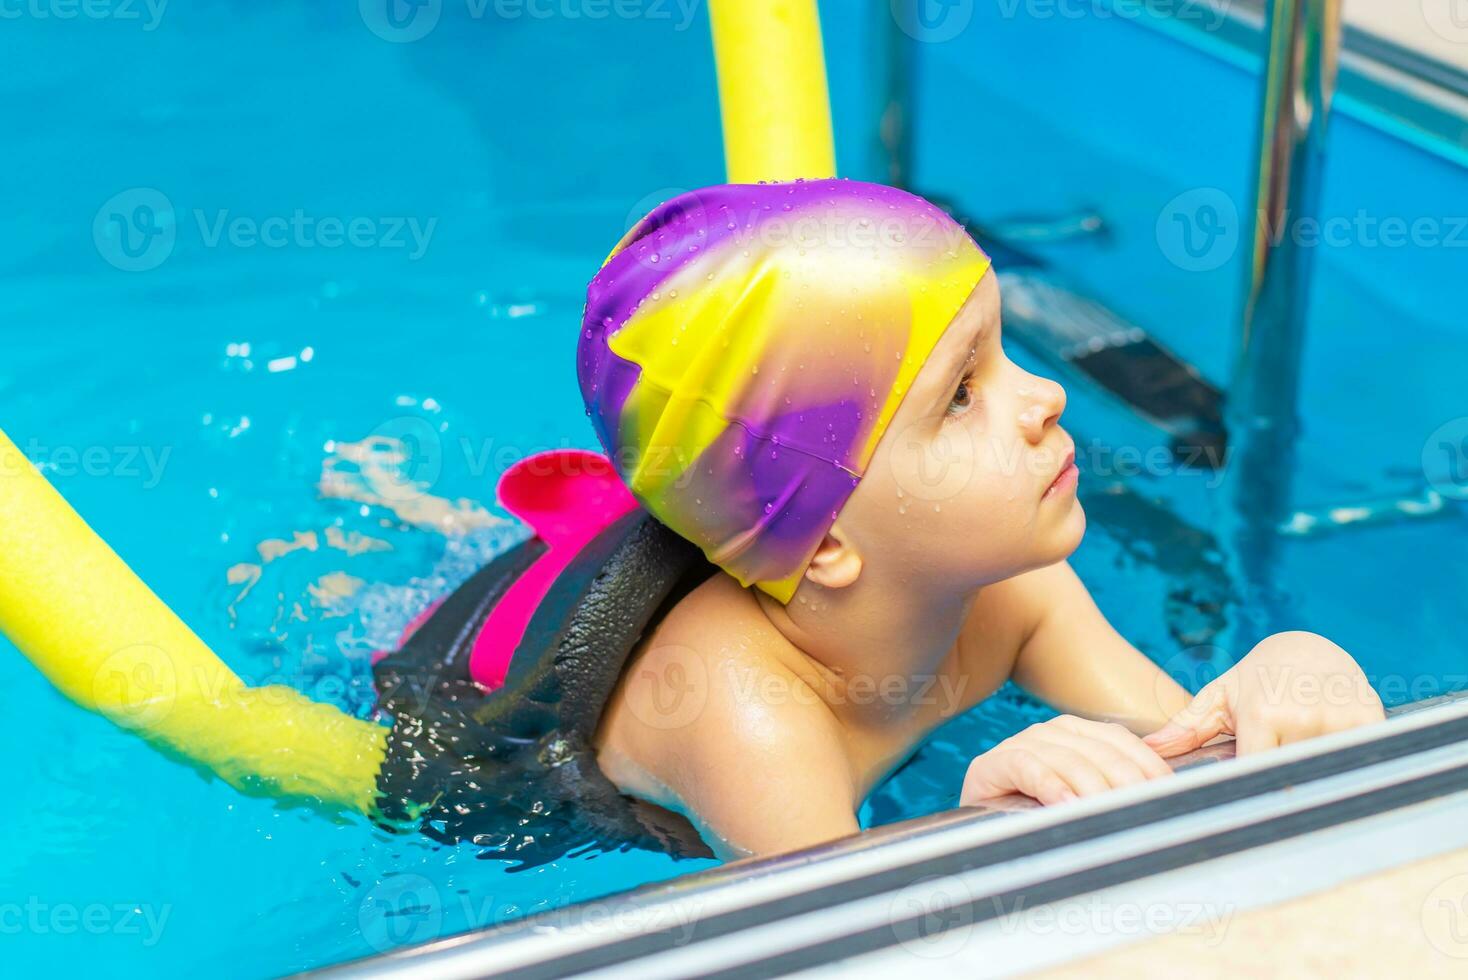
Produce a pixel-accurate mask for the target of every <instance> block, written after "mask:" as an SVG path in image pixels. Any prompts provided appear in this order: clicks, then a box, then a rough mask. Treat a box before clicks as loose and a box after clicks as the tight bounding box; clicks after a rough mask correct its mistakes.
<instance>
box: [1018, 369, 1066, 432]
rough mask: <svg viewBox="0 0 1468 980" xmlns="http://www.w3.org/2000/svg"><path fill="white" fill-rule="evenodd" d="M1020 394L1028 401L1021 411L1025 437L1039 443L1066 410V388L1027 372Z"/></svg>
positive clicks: (1021, 383)
mask: <svg viewBox="0 0 1468 980" xmlns="http://www.w3.org/2000/svg"><path fill="white" fill-rule="evenodd" d="M1020 395H1021V397H1023V398H1024V399H1026V401H1027V403H1028V404H1027V405H1026V407H1025V408H1024V410H1023V411H1022V412H1021V413H1020V424H1021V426H1022V427H1023V428H1024V434H1025V438H1026V439H1028V440H1029V441H1030V442H1033V443H1036V444H1039V443H1040V442H1042V441H1043V440H1044V438H1045V433H1046V432H1047V431H1049V429H1050V427H1051V426H1053V425H1055V424H1056V423H1057V422H1058V421H1059V420H1060V416H1061V413H1063V412H1064V411H1065V389H1064V388H1062V387H1060V385H1059V384H1057V383H1056V382H1054V381H1051V380H1050V379H1049V378H1042V377H1040V376H1039V375H1034V374H1026V375H1025V376H1024V379H1023V380H1022V381H1021V382H1020Z"/></svg>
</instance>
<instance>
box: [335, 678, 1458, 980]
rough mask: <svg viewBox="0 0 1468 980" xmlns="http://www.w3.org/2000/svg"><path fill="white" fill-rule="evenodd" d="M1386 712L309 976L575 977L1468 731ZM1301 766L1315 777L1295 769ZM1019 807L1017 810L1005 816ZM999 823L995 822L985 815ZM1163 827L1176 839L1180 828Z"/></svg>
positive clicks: (1362, 764)
mask: <svg viewBox="0 0 1468 980" xmlns="http://www.w3.org/2000/svg"><path fill="white" fill-rule="evenodd" d="M1389 715H1391V716H1392V717H1391V719H1390V721H1389V722H1388V723H1386V724H1384V725H1377V726H1368V727H1365V728H1357V729H1351V730H1349V731H1345V732H1338V733H1335V734H1333V735H1326V736H1321V737H1319V738H1317V739H1312V740H1310V741H1308V742H1303V743H1296V744H1294V745H1289V746H1285V747H1283V748H1280V749H1276V750H1274V751H1271V752H1268V753H1263V754H1260V755H1256V756H1253V757H1251V758H1248V759H1244V760H1239V761H1238V762H1237V764H1235V765H1229V766H1214V765H1206V763H1210V762H1216V761H1220V760H1223V759H1228V758H1230V757H1231V756H1232V752H1233V743H1232V741H1228V742H1221V743H1218V744H1216V745H1211V746H1207V747H1205V748H1204V749H1201V750H1199V751H1198V752H1196V753H1191V754H1189V755H1188V756H1184V757H1180V758H1179V759H1177V760H1173V761H1174V764H1176V765H1178V766H1179V768H1180V769H1186V770H1188V771H1187V772H1186V774H1185V775H1180V777H1179V778H1177V779H1174V780H1154V781H1151V782H1148V783H1145V784H1142V785H1139V786H1131V787H1127V788H1125V789H1121V790H1114V791H1112V792H1110V793H1106V794H1103V795H1101V796H1098V797H1092V798H1086V799H1082V800H1079V801H1076V802H1074V803H1071V804H1068V805H1066V806H1060V807H1044V808H1035V807H1034V805H1033V804H1026V803H1024V802H1021V801H1020V800H1018V799H1009V800H1003V801H996V802H995V803H993V804H991V805H989V806H985V807H970V808H964V809H956V810H947V811H943V812H940V813H935V814H931V815H928V816H924V817H918V818H915V819H912V820H907V821H903V822H902V823H898V824H891V825H888V826H883V827H878V828H874V829H872V830H868V831H865V832H863V833H860V834H856V835H853V836H850V837H844V838H841V839H840V840H836V841H832V842H830V843H828V844H823V845H819V846H817V847H812V848H808V849H806V850H802V851H797V852H792V853H789V854H783V855H777V856H774V857H761V858H746V859H744V860H741V861H734V862H730V863H728V864H725V865H722V866H720V867H717V868H710V869H708V870H706V871H699V872H694V873H693V874H690V875H686V876H684V877H682V878H679V879H675V880H673V881H670V882H661V883H655V884H651V885H646V886H643V887H641V888H636V889H633V890H631V891H628V892H624V893H621V894H619V895H613V896H610V897H608V898H605V899H598V900H595V901H590V902H583V903H577V904H575V905H572V906H568V907H566V908H563V909H559V910H554V911H551V912H545V913H540V914H537V915H534V916H529V917H526V918H523V919H519V920H516V921H513V922H509V923H505V924H503V925H500V926H495V927H491V928H488V929H485V930H482V931H478V932H473V933H466V934H463V935H459V936H454V937H449V938H445V939H439V940H435V941H432V942H429V943H426V944H423V945H421V946H414V947H408V948H404V949H402V950H398V951H396V952H392V953H388V954H385V955H382V956H377V957H373V958H371V959H367V960H360V961H357V962H355V963H347V964H342V965H340V966H337V967H331V968H328V969H326V970H324V971H321V972H322V975H323V976H326V977H335V978H345V977H358V978H369V977H370V978H394V980H399V978H418V977H422V978H425V980H428V978H432V980H445V978H450V977H468V976H484V975H489V974H498V973H502V972H503V973H511V974H516V975H544V976H560V975H566V974H567V973H570V972H573V971H575V970H579V969H581V967H575V966H573V965H572V964H573V963H574V962H575V961H576V959H577V958H578V957H581V958H596V957H597V956H599V955H600V954H599V953H598V950H599V948H600V947H601V946H603V945H604V944H607V943H612V942H615V943H617V944H621V945H623V946H625V947H627V948H624V949H623V950H622V952H621V953H619V954H618V955H623V956H638V955H652V954H654V953H656V952H657V951H659V950H665V949H667V948H675V947H678V946H680V945H682V944H683V943H684V942H685V941H686V940H687V939H688V938H689V937H688V936H685V937H684V938H682V939H680V938H678V937H677V936H673V937H671V938H670V937H669V932H670V931H671V930H672V929H673V928H674V927H675V926H677V927H679V928H682V927H687V928H688V929H692V928H693V925H694V923H696V922H701V921H702V922H704V924H705V925H707V924H708V921H705V920H713V919H716V918H723V919H727V918H728V917H730V916H733V917H735V918H741V917H742V918H747V919H749V920H750V923H751V924H753V923H754V922H755V921H756V920H758V921H765V920H771V919H772V917H773V919H776V920H777V919H779V918H780V917H782V916H785V915H793V914H796V913H797V911H798V910H797V909H796V907H795V906H796V905H798V904H799V902H800V901H801V896H805V897H806V898H810V897H812V896H818V895H820V894H825V893H828V892H832V891H833V890H835V891H842V892H843V893H845V894H846V896H847V897H850V896H852V895H855V894H857V893H859V892H862V893H864V892H870V891H873V888H872V887H868V886H871V885H873V884H874V883H875V884H879V885H880V887H879V888H877V889H876V891H877V892H881V891H883V890H884V889H887V888H888V887H889V886H890V885H891V884H892V882H890V881H886V880H885V879H890V878H894V876H895V877H896V878H901V877H902V876H903V874H904V873H907V872H911V873H912V874H918V878H917V879H916V880H919V881H921V880H927V879H925V878H924V877H923V874H926V875H928V876H929V877H931V875H932V874H934V873H936V874H940V875H942V874H953V873H957V872H959V871H961V870H964V869H965V868H967V867H968V865H969V864H970V863H971V861H970V860H969V859H967V858H964V857H962V855H964V854H971V853H972V852H973V850H974V849H975V848H988V849H991V850H992V849H993V848H996V847H1001V848H1002V847H1007V846H1008V844H1007V843H1006V842H1009V841H1017V840H1019V839H1021V838H1025V837H1029V838H1036V837H1037V835H1038V837H1039V838H1043V839H1037V840H1035V841H1031V842H1030V843H1029V844H1028V845H1026V846H1025V847H1023V848H1022V849H1020V850H1017V851H1016V853H1015V854H1014V855H1013V856H1012V859H1011V861H1014V860H1017V861H1018V865H1023V863H1024V861H1025V860H1029V859H1030V858H1033V857H1034V856H1035V855H1038V854H1041V853H1045V852H1046V851H1048V850H1054V849H1057V848H1061V847H1070V848H1074V847H1076V846H1083V845H1084V840H1085V839H1086V838H1085V836H1084V835H1079V834H1078V832H1077V831H1074V830H1072V829H1070V828H1078V827H1079V826H1080V825H1081V823H1082V822H1085V821H1092V822H1095V821H1097V820H1102V821H1104V822H1106V823H1107V824H1108V825H1109V826H1112V830H1111V831H1106V832H1107V833H1111V832H1113V831H1114V830H1115V829H1117V828H1129V827H1132V826H1133V825H1134V823H1135V820H1134V819H1133V817H1131V816H1129V814H1132V813H1140V812H1141V811H1140V810H1136V809H1135V808H1138V807H1149V806H1150V807H1153V808H1154V809H1156V808H1157V807H1158V806H1159V804H1160V805H1161V807H1162V809H1163V810H1164V811H1166V812H1165V813H1164V814H1162V816H1163V817H1165V818H1166V819H1167V820H1170V821H1177V820H1182V821H1187V820H1191V819H1194V817H1192V816H1189V814H1190V813H1192V812H1193V810H1197V811H1198V813H1197V814H1196V817H1197V819H1200V820H1202V819H1205V818H1206V814H1207V813H1209V812H1212V811H1214V810H1217V809H1218V808H1219V807H1221V806H1224V805H1226V804H1229V803H1238V802H1242V801H1245V800H1247V799H1248V798H1249V796H1250V792H1265V791H1269V792H1273V791H1274V790H1277V789H1278V787H1277V786H1275V787H1274V789H1270V787H1269V786H1266V785H1264V784H1265V783H1266V782H1268V781H1270V780H1272V781H1273V783H1279V782H1280V780H1281V779H1283V781H1284V782H1283V785H1287V786H1289V787H1292V788H1293V789H1292V790H1291V792H1297V793H1298V792H1301V791H1303V790H1304V788H1305V786H1306V784H1308V783H1310V782H1311V781H1312V780H1318V781H1325V780H1328V779H1335V780H1337V781H1339V780H1341V779H1346V780H1347V781H1348V782H1349V781H1350V779H1351V773H1352V772H1353V771H1355V770H1360V771H1362V772H1365V771H1366V770H1368V769H1373V770H1380V769H1381V767H1382V766H1387V767H1391V766H1393V765H1400V766H1401V767H1403V768H1404V771H1405V768H1410V766H1411V760H1412V758H1414V757H1415V756H1416V755H1424V756H1425V755H1427V754H1430V753H1432V752H1434V751H1436V752H1438V753H1439V754H1440V753H1441V751H1443V749H1442V746H1443V745H1444V744H1447V745H1449V746H1452V745H1453V741H1454V740H1456V739H1457V738H1461V737H1462V730H1463V729H1464V726H1465V723H1468V692H1459V693H1455V694H1448V695H1443V696H1441V697H1436V698H1432V699H1428V700H1424V701H1420V702H1416V703H1413V704H1409V705H1403V706H1399V707H1397V708H1395V709H1393V710H1391V711H1390V712H1389ZM1437 732H1449V733H1450V734H1452V736H1453V739H1452V740H1450V741H1448V742H1447V743H1444V742H1443V739H1442V738H1441V737H1438V738H1436V739H1435V740H1434V738H1433V736H1434V734H1435V733H1437ZM1403 737H1405V738H1407V739H1408V740H1411V739H1414V738H1415V739H1417V740H1418V741H1420V742H1423V743H1426V744H1423V745H1419V746H1417V747H1416V748H1410V747H1409V748H1405V749H1399V750H1395V751H1386V750H1385V749H1384V746H1386V745H1388V744H1389V743H1390V742H1391V741H1393V740H1394V739H1395V740H1396V741H1401V740H1402V738H1403ZM1414 754H1415V755H1414ZM1450 754H1452V755H1454V757H1455V758H1460V759H1461V751H1460V750H1458V749H1457V748H1456V747H1452V748H1451V750H1450ZM1393 760H1396V761H1393ZM1312 766H1313V767H1315V768H1316V770H1317V771H1314V772H1313V773H1312V772H1308V771H1305V770H1309V769H1310V768H1311V767H1312ZM1297 771H1298V774H1297ZM1274 773H1278V777H1279V778H1275V777H1274V775H1273V774H1274ZM1286 777H1287V778H1286ZM1253 784H1258V789H1257V790H1250V788H1249V787H1250V786H1251V785H1253ZM1271 785H1272V784H1271ZM1200 792H1201V793H1206V794H1208V795H1209V796H1210V797H1211V802H1208V803H1207V804H1206V805H1205V806H1203V807H1202V808H1201V809H1200V808H1199V807H1193V808H1191V809H1190V808H1188V807H1184V806H1182V805H1181V803H1180V802H1179V803H1178V804H1174V803H1167V802H1165V801H1167V800H1169V799H1176V800H1178V801H1181V800H1182V799H1183V798H1184V797H1183V796H1182V795H1179V794H1188V793H1191V794H1198V793H1200ZM1023 810H1029V812H1016V811H1023ZM1108 815H1109V816H1108ZM1000 816H1007V819H1003V820H999V819H996V818H998V817H1000ZM1155 816H1157V815H1156V814H1154V817H1155ZM1176 832H1177V833H1184V831H1183V829H1182V828H1179V829H1178V830H1177V831H1176ZM1184 835H1186V834H1185V833H1184ZM1047 841H1049V843H1046V842H1047ZM1037 848H1038V849H1037ZM1025 855H1029V856H1030V857H1029V858H1026V856H1025ZM990 866H992V867H994V868H996V869H998V868H1000V867H1001V866H1002V862H1001V863H998V864H996V863H994V862H992V861H991V862H990ZM933 867H936V868H939V869H946V870H939V871H937V872H933V871H931V870H929V871H926V872H922V869H923V868H933ZM919 872H922V873H921V874H919ZM878 879H883V880H882V881H880V882H879V881H878ZM899 887H902V886H900V885H899ZM843 900H844V899H843ZM792 903H794V904H792ZM806 904H810V903H809V902H806ZM818 904H819V903H818ZM766 913H769V914H766ZM745 927H746V926H745V925H741V924H739V923H734V924H733V925H731V926H730V927H729V928H730V929H733V930H734V931H735V932H737V930H738V929H741V928H745ZM700 928H701V927H700ZM724 931H725V932H727V931H728V929H725V930H724ZM718 934H723V933H722V932H720V933H718ZM690 935H691V934H690ZM710 965H712V964H710Z"/></svg>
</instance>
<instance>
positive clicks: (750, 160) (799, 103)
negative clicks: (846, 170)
mask: <svg viewBox="0 0 1468 980" xmlns="http://www.w3.org/2000/svg"><path fill="white" fill-rule="evenodd" d="M709 22H710V25H711V27H712V29H713V39H714V59H715V61H716V62H717V64H718V73H719V104H720V106H721V107H722V110H723V121H724V159H725V164H726V167H727V169H728V179H729V182H730V183H734V184H752V183H755V182H756V181H761V180H794V179H795V178H797V177H807V178H818V177H834V176H836V144H835V140H834V139H833V137H832V134H831V100H830V96H829V93H828V92H827V88H826V59H825V54H824V52H823V50H822V47H821V19H820V15H819V13H818V12H817V10H816V0H710V2H709Z"/></svg>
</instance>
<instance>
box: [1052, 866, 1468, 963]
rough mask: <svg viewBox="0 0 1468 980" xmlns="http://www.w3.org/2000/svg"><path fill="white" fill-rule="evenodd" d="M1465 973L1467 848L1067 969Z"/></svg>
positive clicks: (1467, 947)
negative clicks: (1218, 933) (1217, 932)
mask: <svg viewBox="0 0 1468 980" xmlns="http://www.w3.org/2000/svg"><path fill="white" fill-rule="evenodd" d="M1465 973H1468V849H1463V850H1457V851H1452V852H1450V853H1448V854H1443V855H1439V856H1436V857H1432V858H1427V859H1425V860H1421V861H1415V862H1413V863H1410V864H1406V865H1402V866H1401V867H1396V868H1391V869H1389V870H1386V871H1381V872H1378V873H1376V874H1371V875H1366V876H1365V877H1362V878H1358V879H1356V880H1354V881H1351V882H1348V883H1346V884H1343V885H1338V886H1336V887H1334V888H1331V889H1328V890H1327V891H1324V892H1319V893H1317V894H1314V895H1307V896H1303V897H1300V898H1296V899H1293V900H1291V901H1286V902H1281V903H1279V904H1275V905H1269V906H1264V907H1260V908H1253V909H1249V910H1248V911H1245V912H1241V913H1239V914H1238V915H1236V916H1234V917H1233V918H1232V920H1231V921H1230V922H1229V923H1228V926H1227V928H1226V929H1225V930H1224V931H1223V933H1222V937H1221V938H1218V937H1213V936H1210V935H1208V934H1207V933H1204V932H1199V931H1192V932H1175V933H1170V934H1168V935H1165V936H1159V937H1157V938H1153V939H1147V940H1144V941H1142V942H1138V943H1135V944H1132V945H1129V946H1124V947H1121V948H1119V949H1113V950H1109V951H1107V952H1105V953H1102V954H1101V955H1099V956H1091V957H1087V958H1085V959H1081V960H1077V961H1075V962H1073V963H1069V964H1067V965H1065V966H1063V967H1059V968H1056V969H1050V970H1044V971H1041V972H1039V973H1035V974H1032V976H1034V977H1041V978H1044V980H1071V978H1075V980H1079V978H1083V977H1084V978H1091V977H1097V976H1126V977H1129V978H1134V980H1147V978H1150V977H1157V978H1172V977H1176V976H1178V975H1180V974H1182V975H1186V976H1189V977H1239V976H1266V975H1279V974H1286V975H1306V976H1321V977H1324V976H1336V977H1349V976H1365V975H1369V976H1410V977H1416V978H1422V977H1449V976H1452V977H1461V976H1464V975H1465Z"/></svg>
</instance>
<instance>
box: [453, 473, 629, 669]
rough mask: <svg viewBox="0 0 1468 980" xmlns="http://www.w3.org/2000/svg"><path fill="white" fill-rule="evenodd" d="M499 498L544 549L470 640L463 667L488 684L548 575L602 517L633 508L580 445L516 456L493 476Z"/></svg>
mask: <svg viewBox="0 0 1468 980" xmlns="http://www.w3.org/2000/svg"><path fill="white" fill-rule="evenodd" d="M499 498H500V503H501V504H503V505H504V507H505V509H506V510H508V511H509V512H510V513H512V514H514V515H515V516H516V517H518V518H520V519H521V520H522V521H524V522H525V523H526V524H529V525H530V527H531V528H532V529H533V530H534V531H535V536H536V537H538V538H540V540H541V541H543V542H545V544H546V545H547V550H546V552H545V554H543V555H541V556H540V557H539V558H538V559H536V560H535V562H534V564H532V565H531V566H530V567H529V568H527V569H526V570H525V573H524V574H523V575H521V576H520V577H519V578H518V579H516V580H515V582H514V583H513V584H512V585H511V586H510V587H509V588H508V589H506V590H505V594H504V595H503V596H501V597H500V600H499V602H497V603H496V604H495V607H494V609H493V610H492V611H491V612H490V614H489V618H488V619H487V620H486V621H485V624H484V628H483V629H482V630H480V631H479V636H478V638H477V639H475V641H474V649H473V651H472V652H471V653H470V655H469V675H470V676H471V677H472V678H473V679H474V682H475V683H476V684H479V685H480V686H481V687H485V688H488V689H490V690H494V689H495V688H497V687H499V686H500V685H502V684H504V682H505V675H506V674H507V673H508V672H509V669H510V658H511V657H512V656H514V653H515V648H516V647H517V646H519V645H520V640H521V639H522V638H523V637H524V636H525V628H526V627H527V626H529V625H530V617H531V616H533V615H534V614H535V610H536V607H538V606H539V605H540V600H541V599H544V598H545V594H546V593H547V592H549V591H550V587H551V583H553V582H554V581H555V580H556V576H558V575H559V574H560V573H561V572H562V571H564V570H565V568H566V566H567V565H569V564H570V563H571V559H572V558H575V557H576V554H577V552H579V551H580V550H581V549H582V548H584V547H586V545H588V544H590V543H591V541H592V540H593V539H594V538H595V537H596V536H597V535H598V534H600V533H601V532H602V531H604V530H605V529H606V528H607V527H608V525H610V524H611V523H612V522H613V521H616V520H617V519H618V518H620V517H622V516H624V515H626V514H628V513H631V512H632V511H634V510H636V509H637V501H636V499H634V498H633V496H632V492H631V491H630V490H628V489H627V485H626V484H624V483H623V482H622V479H621V477H619V476H618V475H617V471H616V470H615V469H614V468H613V466H612V461H611V460H609V459H607V457H605V456H603V455H601V454H600V453H593V452H587V451H586V450H582V449H555V450H551V451H550V452H544V453H536V454H535V455H534V456H527V457H526V458H524V459H522V460H520V461H519V462H518V463H516V464H515V465H514V466H511V467H510V468H509V469H508V470H506V471H505V475H504V476H502V477H500V483H499Z"/></svg>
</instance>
